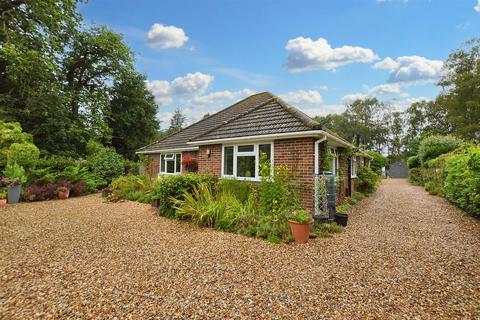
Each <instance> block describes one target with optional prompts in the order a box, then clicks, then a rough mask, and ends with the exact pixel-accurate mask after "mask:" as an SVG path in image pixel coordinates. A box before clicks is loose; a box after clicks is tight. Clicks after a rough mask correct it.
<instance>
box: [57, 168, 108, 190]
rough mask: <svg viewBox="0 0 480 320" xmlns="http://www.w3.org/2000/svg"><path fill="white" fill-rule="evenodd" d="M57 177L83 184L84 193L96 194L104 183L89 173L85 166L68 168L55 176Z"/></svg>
mask: <svg viewBox="0 0 480 320" xmlns="http://www.w3.org/2000/svg"><path fill="white" fill-rule="evenodd" d="M57 176H58V177H60V178H63V179H66V180H68V181H70V182H72V183H79V182H83V183H85V193H93V192H96V191H97V190H98V189H99V188H100V187H101V186H102V185H103V183H104V180H103V179H102V178H99V177H98V176H97V175H96V174H94V173H93V172H91V171H90V170H89V168H88V167H87V165H86V164H83V163H77V164H76V165H73V166H68V167H66V168H65V170H63V172H61V173H58V174H57Z"/></svg>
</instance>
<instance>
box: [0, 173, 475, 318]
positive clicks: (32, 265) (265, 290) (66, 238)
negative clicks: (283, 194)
mask: <svg viewBox="0 0 480 320" xmlns="http://www.w3.org/2000/svg"><path fill="white" fill-rule="evenodd" d="M349 223H350V225H349V227H348V228H346V229H345V231H344V232H343V233H342V234H339V235H337V236H335V237H334V238H330V239H314V240H313V241H311V242H310V243H309V244H307V245H298V246H297V245H272V244H269V243H267V242H265V241H262V240H257V239H251V238H246V237H243V236H240V235H235V234H229V233H223V232H217V231H213V230H209V229H199V228H196V227H194V226H191V225H189V224H188V223H182V222H177V221H172V220H168V219H164V218H160V217H158V216H156V215H155V214H154V211H153V210H152V209H151V208H149V206H148V205H142V204H138V203H134V202H124V203H116V204H108V203H103V202H102V201H101V199H100V197H99V196H98V195H93V196H88V197H82V198H74V199H69V200H66V201H47V202H38V203H29V204H19V205H15V206H9V207H7V208H6V209H0V258H1V260H0V276H1V283H0V318H1V319H32V318H35V317H38V318H54V319H59V318H62V319H68V318H78V319H83V318H114V317H115V316H116V317H118V318H119V319H152V318H163V319H190V318H191V319H214V318H218V319H227V318H246V319H262V318H263V319H269V318H279V319H280V318H281V319H303V318H305V319H345V318H347V319H370V318H371V319H374V318H381V319H407V318H418V319H454V318H459V319H475V318H477V319H478V318H480V223H479V221H478V220H475V219H473V218H471V217H468V216H466V215H465V214H464V213H463V212H462V211H461V210H459V209H456V208H455V207H453V206H451V205H450V204H449V203H448V202H447V201H445V200H444V199H442V198H438V197H434V196H429V195H427V194H426V193H425V192H424V191H423V190H422V189H421V188H419V187H414V186H411V185H409V184H408V183H407V182H405V181H404V180H388V181H384V182H383V184H382V186H381V187H380V189H379V190H378V191H377V192H376V193H375V194H374V195H373V196H372V197H370V198H368V199H366V200H364V201H362V202H361V203H360V204H359V205H358V206H357V207H356V208H355V209H354V212H353V213H352V214H351V217H350V221H349Z"/></svg>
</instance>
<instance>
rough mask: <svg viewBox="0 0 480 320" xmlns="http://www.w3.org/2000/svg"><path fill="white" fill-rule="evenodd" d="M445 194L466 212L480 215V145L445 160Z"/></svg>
mask: <svg viewBox="0 0 480 320" xmlns="http://www.w3.org/2000/svg"><path fill="white" fill-rule="evenodd" d="M446 170H447V175H446V178H445V182H444V191H445V196H446V197H447V199H448V200H450V201H451V202H453V203H455V204H456V205H458V206H459V207H460V208H462V209H464V210H465V211H467V212H468V213H470V214H472V215H475V216H480V146H472V147H469V148H466V149H465V150H463V151H461V152H459V153H457V154H456V155H455V156H453V157H451V158H450V159H448V161H447V162H446Z"/></svg>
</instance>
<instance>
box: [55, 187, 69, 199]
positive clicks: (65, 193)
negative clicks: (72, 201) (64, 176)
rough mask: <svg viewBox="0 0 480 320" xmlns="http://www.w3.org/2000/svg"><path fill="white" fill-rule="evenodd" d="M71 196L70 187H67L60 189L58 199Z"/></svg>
mask: <svg viewBox="0 0 480 320" xmlns="http://www.w3.org/2000/svg"><path fill="white" fill-rule="evenodd" d="M69 196H70V189H65V190H58V199H62V200H65V199H68V197H69Z"/></svg>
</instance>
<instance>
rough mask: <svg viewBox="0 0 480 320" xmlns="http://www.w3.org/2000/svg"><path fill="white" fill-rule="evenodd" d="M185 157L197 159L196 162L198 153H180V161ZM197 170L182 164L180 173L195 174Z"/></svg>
mask: <svg viewBox="0 0 480 320" xmlns="http://www.w3.org/2000/svg"><path fill="white" fill-rule="evenodd" d="M185 156H189V157H190V158H192V159H197V161H198V151H183V152H182V160H183V159H184V157H185ZM197 171H198V168H197V170H194V169H192V168H187V167H186V166H185V165H184V164H182V173H189V172H197Z"/></svg>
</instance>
